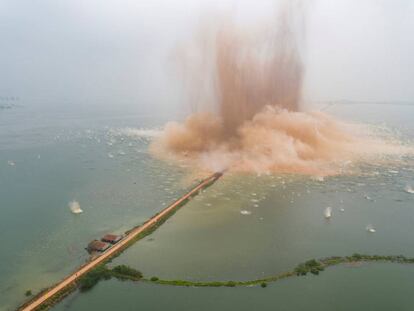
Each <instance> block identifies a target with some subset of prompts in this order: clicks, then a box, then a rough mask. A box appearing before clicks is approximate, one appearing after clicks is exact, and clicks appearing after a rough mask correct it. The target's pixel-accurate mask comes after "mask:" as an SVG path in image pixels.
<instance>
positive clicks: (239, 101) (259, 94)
mask: <svg viewBox="0 0 414 311" xmlns="http://www.w3.org/2000/svg"><path fill="white" fill-rule="evenodd" d="M303 18H304V11H303V6H302V5H301V3H295V4H292V2H290V3H288V2H286V3H284V5H283V7H282V8H281V11H280V13H279V14H278V17H277V18H276V19H275V21H274V22H273V23H270V25H269V26H268V27H267V28H264V29H261V31H260V32H256V33H253V34H251V35H250V36H246V35H245V34H243V33H241V32H238V31H237V29H236V27H235V26H234V24H232V23H231V22H230V23H226V24H223V25H222V27H221V29H219V30H218V32H217V36H216V45H215V48H216V51H215V57H216V63H215V65H216V70H217V72H216V74H217V77H216V90H215V91H216V92H217V101H218V105H219V112H220V115H221V118H222V122H223V126H224V128H225V130H226V131H227V133H229V134H231V133H235V132H236V130H237V128H238V127H239V126H241V125H242V124H243V123H244V121H246V120H251V118H252V117H253V116H254V115H255V114H256V113H258V112H260V111H261V110H262V109H263V108H264V107H265V106H267V105H270V106H277V107H280V108H285V109H288V110H291V111H297V110H298V109H299V102H300V98H301V88H302V80H303V78H302V77H303V64H302V60H301V55H300V53H299V42H298V41H299V39H300V38H302V37H303V33H299V28H301V30H302V32H303V30H304V27H303V24H304V23H303ZM295 24H296V25H295ZM297 24H299V26H302V27H295V26H298V25H297Z"/></svg>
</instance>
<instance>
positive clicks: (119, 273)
mask: <svg viewBox="0 0 414 311" xmlns="http://www.w3.org/2000/svg"><path fill="white" fill-rule="evenodd" d="M111 275H112V276H115V277H117V278H124V279H134V280H139V279H141V278H142V273H141V272H140V271H138V270H135V269H134V268H131V267H128V266H125V265H120V266H116V267H114V268H112V270H111Z"/></svg>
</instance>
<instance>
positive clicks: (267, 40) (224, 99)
mask: <svg viewBox="0 0 414 311" xmlns="http://www.w3.org/2000/svg"><path fill="white" fill-rule="evenodd" d="M304 9H305V8H304V6H303V3H302V2H286V3H284V6H283V7H282V8H281V10H280V12H279V14H278V16H277V18H276V19H275V22H274V23H273V24H271V25H270V26H268V27H265V28H261V29H256V30H255V31H247V30H246V29H240V28H238V27H236V25H235V23H233V22H230V21H229V19H226V20H225V22H223V21H222V22H221V23H219V24H218V25H210V24H206V25H207V26H205V27H204V28H203V30H202V31H201V35H200V36H198V37H196V40H195V41H194V43H193V44H192V46H190V48H189V49H188V51H187V53H186V54H184V55H185V56H186V57H184V62H183V63H184V65H185V66H184V68H185V73H186V74H187V77H188V80H187V81H189V82H190V84H188V85H187V87H188V89H189V90H190V100H191V101H192V104H193V106H196V107H197V109H195V110H196V111H195V113H194V114H193V115H191V116H189V117H188V118H187V120H186V121H185V122H184V123H182V124H180V123H176V122H171V123H169V124H167V125H166V126H165V130H164V132H163V134H162V135H161V136H160V137H159V138H157V139H156V140H155V141H154V143H153V144H152V146H151V150H152V151H153V153H154V154H156V155H158V156H160V157H167V158H168V159H175V160H184V161H186V162H190V163H192V164H193V165H194V166H197V167H198V168H205V169H208V170H213V171H217V170H223V169H230V170H235V171H244V172H259V173H260V172H287V173H301V174H315V175H331V174H338V173H342V172H344V165H343V164H344V163H348V162H352V161H354V160H357V159H360V158H361V157H362V156H364V157H365V156H371V155H375V154H377V153H378V152H380V151H381V152H383V151H385V150H386V152H398V151H397V149H396V148H391V147H390V146H386V145H385V144H382V143H380V142H378V141H375V140H373V139H371V138H368V137H366V136H364V137H361V132H359V133H358V134H359V135H356V132H357V131H356V130H357V129H356V127H355V126H351V125H348V124H345V123H342V122H339V121H337V120H335V119H334V118H333V117H331V116H329V115H327V114H323V113H321V112H305V111H303V109H300V108H301V106H302V103H301V95H302V94H301V90H302V82H303V74H304V65H303V62H302V58H301V54H300V50H301V44H302V43H303V38H304V29H305V27H304V16H305V14H304ZM358 129H359V130H360V128H358Z"/></svg>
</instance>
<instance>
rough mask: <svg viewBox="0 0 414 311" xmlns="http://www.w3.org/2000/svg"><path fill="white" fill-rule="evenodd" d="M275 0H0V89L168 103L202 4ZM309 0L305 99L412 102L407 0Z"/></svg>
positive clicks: (255, 11)
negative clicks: (179, 49)
mask: <svg viewBox="0 0 414 311" xmlns="http://www.w3.org/2000/svg"><path fill="white" fill-rule="evenodd" d="M274 2H275V1H270V0H269V1H264V0H263V1H257V0H256V1H247V0H239V1H236V0H227V1H225V0H224V1H223V0H222V1H218V0H217V1H216V0H214V1H213V0H210V1H209V0H199V1H196V0H192V1H190V0H187V1H185V0H37V1H33V0H27V1H25V0H0V41H1V52H0V53H1V57H0V72H1V75H0V96H20V97H21V98H22V101H23V100H24V101H25V102H26V103H43V102H46V103H48V104H53V105H113V106H120V107H123V106H133V107H137V109H144V108H145V109H144V110H148V109H153V108H155V109H168V110H174V109H176V107H178V106H179V105H180V101H181V100H180V96H179V92H178V89H179V87H178V85H179V77H178V75H177V74H175V71H174V66H173V64H172V57H171V55H172V53H173V51H174V49H175V47H176V46H177V44H178V42H182V41H183V40H184V39H185V38H186V37H188V36H190V35H191V33H192V32H194V30H195V29H196V27H197V21H198V20H199V19H200V16H202V15H203V12H205V11H209V10H212V11H214V10H215V9H216V10H220V9H223V8H226V9H229V8H230V9H232V10H237V11H238V12H239V13H240V14H241V15H242V16H243V18H245V19H246V20H247V19H248V18H251V19H250V20H249V21H250V22H252V21H253V23H254V21H255V20H260V19H261V18H262V17H263V16H264V15H266V12H269V11H272V9H271V8H272V6H273V5H274V4H273V3H274ZM276 2H277V1H276ZM311 2H312V3H311V5H310V6H309V12H308V27H307V40H306V48H305V49H304V51H303V52H304V56H305V64H306V79H305V95H306V98H309V99H312V100H330V99H353V100H374V101H375V100H378V101H382V100H387V101H388V100H398V101H412V102H414V87H413V81H414V60H413V55H414V1H412V0H363V1H362V0H314V1H311ZM214 8H215V9H214ZM258 17H260V18H258Z"/></svg>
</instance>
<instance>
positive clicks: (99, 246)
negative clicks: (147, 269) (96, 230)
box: [88, 240, 110, 252]
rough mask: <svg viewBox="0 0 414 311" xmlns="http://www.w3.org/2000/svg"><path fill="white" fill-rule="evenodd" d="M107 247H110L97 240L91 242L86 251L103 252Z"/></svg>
mask: <svg viewBox="0 0 414 311" xmlns="http://www.w3.org/2000/svg"><path fill="white" fill-rule="evenodd" d="M109 246H110V245H109V244H108V243H105V242H101V241H98V240H93V241H92V242H90V243H89V244H88V250H89V251H99V252H103V251H104V250H106V249H108V248H109Z"/></svg>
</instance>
